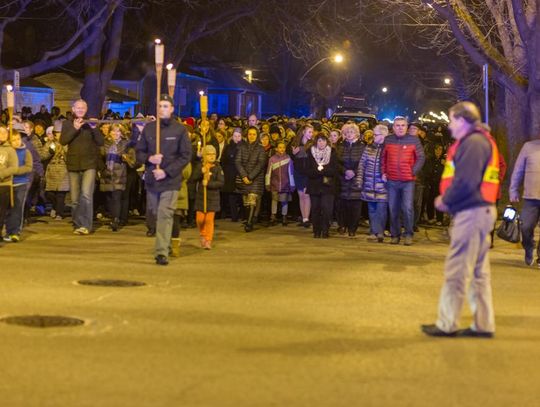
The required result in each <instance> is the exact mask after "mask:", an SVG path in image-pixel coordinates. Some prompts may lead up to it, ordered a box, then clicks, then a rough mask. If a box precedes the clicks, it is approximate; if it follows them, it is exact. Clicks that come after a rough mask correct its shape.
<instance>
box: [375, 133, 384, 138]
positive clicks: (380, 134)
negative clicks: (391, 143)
mask: <svg viewBox="0 0 540 407" xmlns="http://www.w3.org/2000/svg"><path fill="white" fill-rule="evenodd" d="M373 135H374V136H375V137H377V136H383V137H386V134H383V133H374V134H373Z"/></svg>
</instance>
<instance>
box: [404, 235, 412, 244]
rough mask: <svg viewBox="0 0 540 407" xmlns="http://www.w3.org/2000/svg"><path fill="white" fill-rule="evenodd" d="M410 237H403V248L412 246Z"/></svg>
mask: <svg viewBox="0 0 540 407" xmlns="http://www.w3.org/2000/svg"><path fill="white" fill-rule="evenodd" d="M412 243H413V241H412V236H405V240H404V241H403V244H404V245H405V246H412Z"/></svg>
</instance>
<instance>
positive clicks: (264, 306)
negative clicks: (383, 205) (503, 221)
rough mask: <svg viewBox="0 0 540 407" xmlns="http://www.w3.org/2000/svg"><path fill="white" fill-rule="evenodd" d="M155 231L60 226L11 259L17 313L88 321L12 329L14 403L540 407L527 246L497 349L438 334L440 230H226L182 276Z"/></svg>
mask: <svg viewBox="0 0 540 407" xmlns="http://www.w3.org/2000/svg"><path fill="white" fill-rule="evenodd" d="M144 230H145V229H144V227H143V225H142V224H140V225H134V226H130V227H127V228H124V229H123V230H121V231H120V232H118V233H112V232H110V231H109V230H107V229H106V228H101V229H99V230H97V232H96V233H95V234H93V235H91V236H74V235H72V234H71V229H70V226H69V224H68V223H67V221H60V222H57V221H50V222H49V223H48V224H44V223H37V224H33V225H31V226H30V227H29V228H28V229H27V230H26V231H25V233H24V236H25V238H24V240H23V241H22V242H20V243H17V244H5V245H3V247H0V276H1V281H2V282H1V284H0V316H2V317H6V316H18V315H34V314H39V315H62V316H69V317H76V318H80V319H83V320H84V321H85V324H84V325H82V326H76V327H62V328H30V327H21V326H16V325H8V324H5V323H0V344H1V346H0V406H1V407H18V406H24V407H31V406H40V407H41V406H51V407H52V406H54V407H58V406H77V407H80V406H81V407H82V406H93V407H94V406H231V407H232V406H482V405H486V406H490V407H492V406H538V405H540V385H539V383H540V367H539V366H540V363H539V362H540V346H539V344H540V295H539V293H540V270H538V269H535V268H530V267H526V266H525V265H524V264H523V259H522V254H523V252H522V250H520V249H518V248H516V246H515V245H511V244H507V243H505V242H501V241H496V247H495V249H494V250H493V251H492V253H491V259H492V270H493V287H494V298H495V310H496V322H497V333H496V337H495V338H494V339H492V340H485V339H463V338H461V339H446V338H445V339H434V338H428V337H425V336H424V335H423V334H422V333H421V332H420V329H419V325H420V324H421V323H430V322H434V320H435V316H436V307H437V300H438V294H439V290H440V286H441V282H442V266H443V262H444V256H445V253H446V242H445V241H444V238H443V236H442V234H441V230H438V229H422V230H421V233H419V234H418V235H417V237H416V242H415V245H414V246H412V247H405V246H403V245H400V246H391V245H389V244H377V243H368V242H366V240H365V235H361V236H360V237H359V238H357V239H348V238H339V237H333V238H331V239H328V240H315V239H313V238H311V235H310V233H309V231H307V230H305V229H303V228H298V227H295V226H294V225H291V226H289V227H286V228H283V227H282V226H276V227H273V228H270V229H264V230H256V231H255V232H253V233H250V234H246V233H244V232H243V231H242V230H241V227H240V226H239V225H238V224H231V223H230V222H227V221H218V228H217V233H216V240H215V245H214V249H213V250H212V251H204V250H201V249H199V248H198V247H197V246H196V245H197V244H198V237H197V234H196V231H195V230H193V229H192V230H188V231H185V232H183V244H182V255H181V257H180V258H178V259H173V260H172V262H171V264H170V265H169V266H168V267H160V266H156V265H155V264H154V263H153V259H152V255H151V248H152V245H153V240H152V239H150V238H147V237H145V236H144ZM82 279H123V280H134V281H141V282H144V283H146V284H147V285H145V286H142V287H133V288H119V287H93V286H83V285H79V284H77V281H79V280H82ZM470 320H471V318H470V311H469V309H468V308H465V309H464V313H463V320H462V325H463V327H465V326H467V324H469V323H470Z"/></svg>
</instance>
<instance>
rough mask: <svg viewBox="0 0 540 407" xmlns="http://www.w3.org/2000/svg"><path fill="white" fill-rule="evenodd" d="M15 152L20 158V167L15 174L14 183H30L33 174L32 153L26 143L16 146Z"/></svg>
mask: <svg viewBox="0 0 540 407" xmlns="http://www.w3.org/2000/svg"><path fill="white" fill-rule="evenodd" d="M15 153H16V154H17V158H18V159H19V168H18V170H17V173H16V174H15V175H14V176H13V185H22V184H28V183H29V182H30V180H31V176H32V168H33V162H32V161H33V160H32V153H31V152H30V150H29V149H28V148H27V147H26V145H25V144H23V145H22V146H21V147H19V148H16V149H15Z"/></svg>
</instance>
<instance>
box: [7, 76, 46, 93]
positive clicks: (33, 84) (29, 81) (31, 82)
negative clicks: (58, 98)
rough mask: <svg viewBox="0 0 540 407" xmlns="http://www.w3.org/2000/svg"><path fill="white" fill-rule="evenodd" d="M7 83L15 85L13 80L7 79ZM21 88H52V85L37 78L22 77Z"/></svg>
mask: <svg viewBox="0 0 540 407" xmlns="http://www.w3.org/2000/svg"><path fill="white" fill-rule="evenodd" d="M6 83H7V84H10V85H13V81H7V82H6ZM20 86H21V88H41V89H50V90H52V88H51V87H50V86H47V85H45V84H44V83H42V82H40V81H38V80H35V79H34V78H22V79H21V81H20Z"/></svg>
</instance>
